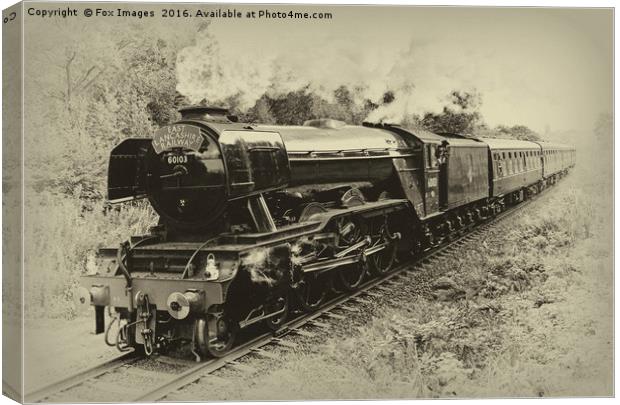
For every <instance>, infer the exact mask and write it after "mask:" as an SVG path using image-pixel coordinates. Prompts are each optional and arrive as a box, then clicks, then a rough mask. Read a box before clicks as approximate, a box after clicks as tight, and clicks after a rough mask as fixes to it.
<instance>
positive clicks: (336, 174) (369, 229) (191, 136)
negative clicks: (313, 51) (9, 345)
mask: <svg viewBox="0 0 620 405" xmlns="http://www.w3.org/2000/svg"><path fill="white" fill-rule="evenodd" d="M181 114H182V118H181V120H180V121H178V122H176V123H174V124H171V125H168V126H165V127H162V128H161V129H159V130H158V131H156V132H155V133H154V134H153V136H152V138H131V139H126V140H124V141H123V142H121V143H120V144H119V145H118V146H116V147H115V148H114V149H113V150H112V152H111V155H110V163H109V171H108V197H109V200H110V202H112V203H118V202H123V201H131V200H136V199H141V198H147V199H148V201H149V202H150V204H151V205H152V206H153V208H154V209H155V210H156V211H157V213H158V214H159V223H158V224H157V225H156V226H153V227H152V228H151V229H150V230H149V231H148V233H147V234H146V235H142V236H132V237H131V238H130V240H128V241H126V242H124V243H122V244H120V246H119V247H112V248H104V249H100V250H99V252H98V256H97V270H96V271H94V272H92V274H85V275H83V276H82V277H81V279H80V282H81V285H82V289H81V293H80V294H79V295H78V298H79V300H78V301H79V302H80V303H81V304H82V305H84V306H88V305H93V306H94V308H95V318H96V332H97V333H103V332H106V342H108V344H116V345H117V346H118V347H119V349H121V350H126V349H127V348H129V347H133V348H135V349H138V350H144V352H145V353H146V354H150V353H152V352H153V351H155V350H159V349H162V348H164V347H166V346H168V345H171V344H175V343H187V344H189V345H190V347H191V350H192V351H193V352H194V353H195V354H196V356H197V357H201V356H216V357H217V356H222V355H224V354H225V353H227V352H228V351H229V350H230V348H231V347H232V345H233V343H234V341H235V337H236V335H237V332H238V331H239V330H241V329H244V328H247V327H249V326H250V325H254V324H256V323H259V322H261V323H264V324H266V325H267V326H268V327H270V328H272V329H274V330H276V329H278V328H280V327H281V325H282V324H283V322H284V321H285V319H286V317H287V316H288V314H289V311H290V309H291V308H292V307H293V306H294V307H295V308H300V309H302V310H304V311H313V310H315V309H317V308H318V307H319V306H320V305H321V304H322V302H323V301H324V300H325V298H326V296H327V295H328V293H330V292H331V291H336V292H341V291H344V290H348V291H351V290H355V289H356V288H358V287H359V286H360V285H361V284H362V283H363V281H364V279H365V277H368V275H374V276H381V275H383V274H385V273H387V272H388V271H389V270H390V269H391V268H392V267H393V266H394V264H395V263H396V261H397V260H398V258H399V257H403V256H406V255H415V254H416V253H419V252H421V251H423V250H425V249H428V248H430V247H432V246H434V245H436V244H437V243H439V242H440V241H441V240H442V239H443V238H445V237H446V236H447V235H449V234H451V233H452V232H454V231H456V230H458V229H462V228H464V227H467V226H469V225H472V224H474V223H476V222H479V221H482V220H484V219H485V218H487V217H488V216H490V215H494V214H496V213H498V212H500V211H502V210H503V209H505V207H506V206H507V205H510V204H514V203H516V202H518V201H521V200H523V199H525V198H528V196H530V195H532V194H534V193H537V192H539V191H541V190H542V189H543V188H544V187H546V185H547V184H549V183H553V182H555V180H556V179H557V178H559V177H561V176H562V175H564V174H565V173H566V172H567V171H568V169H569V168H570V167H572V166H573V165H574V163H575V150H574V149H572V148H570V147H568V146H563V145H551V144H541V143H533V142H522V141H511V140H485V139H480V138H467V137H463V136H460V135H456V134H433V133H430V132H427V131H421V130H415V131H413V130H408V129H406V128H402V127H399V126H393V125H371V124H368V125H364V126H351V125H346V124H344V123H342V122H340V121H335V120H330V119H321V120H312V121H308V122H306V123H305V124H304V125H303V126H266V125H255V124H244V123H237V122H235V120H233V119H231V117H229V116H227V110H226V109H223V108H213V107H203V106H194V107H186V108H183V109H181ZM106 307H109V308H110V309H111V310H110V313H111V314H112V315H113V316H114V317H115V320H117V322H118V325H119V326H120V328H119V329H118V332H115V336H114V337H111V336H109V335H110V330H111V328H110V327H108V328H106V327H105V319H104V318H105V308H106ZM112 324H113V322H110V325H112Z"/></svg>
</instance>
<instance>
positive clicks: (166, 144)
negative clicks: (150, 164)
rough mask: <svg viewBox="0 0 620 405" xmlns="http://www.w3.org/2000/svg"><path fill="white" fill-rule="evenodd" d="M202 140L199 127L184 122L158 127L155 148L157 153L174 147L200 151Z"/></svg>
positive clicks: (154, 137) (154, 141)
mask: <svg viewBox="0 0 620 405" xmlns="http://www.w3.org/2000/svg"><path fill="white" fill-rule="evenodd" d="M202 141H203V138H202V135H200V129H199V128H198V127H194V126H190V125H183V124H176V125H168V126H166V127H163V128H160V129H158V130H157V131H156V132H155V134H154V135H153V149H155V152H156V153H157V154H159V153H162V152H163V151H165V150H168V149H172V148H183V149H191V150H195V151H198V150H199V149H200V145H202Z"/></svg>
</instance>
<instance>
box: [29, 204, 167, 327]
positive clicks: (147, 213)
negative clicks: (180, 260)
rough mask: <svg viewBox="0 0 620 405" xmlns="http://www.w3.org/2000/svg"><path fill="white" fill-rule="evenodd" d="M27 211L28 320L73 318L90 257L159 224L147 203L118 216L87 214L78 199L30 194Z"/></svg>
mask: <svg viewBox="0 0 620 405" xmlns="http://www.w3.org/2000/svg"><path fill="white" fill-rule="evenodd" d="M25 210H26V218H25V224H24V233H25V268H26V269H27V271H26V272H25V277H24V289H25V292H26V295H25V314H26V317H27V318H37V317H51V318H73V317H74V316H75V307H74V304H73V294H74V291H75V289H76V286H77V280H78V277H79V275H80V274H81V273H82V272H83V270H84V269H85V268H86V265H87V261H88V260H89V257H91V256H92V255H94V253H95V252H96V251H97V249H98V248H100V247H102V246H115V245H117V244H119V243H120V242H121V241H124V240H126V239H127V238H128V237H129V236H131V235H136V234H141V233H143V232H145V231H146V230H147V229H148V226H149V225H152V224H154V223H156V222H157V221H156V217H155V215H154V214H153V212H152V210H151V208H150V207H149V206H148V204H146V202H140V203H137V204H135V205H126V206H124V207H123V208H121V209H119V210H114V209H113V210H104V206H103V204H102V203H94V204H93V205H92V206H90V207H89V209H85V208H84V206H83V204H82V202H81V201H80V200H79V199H77V198H71V197H67V196H65V195H57V194H51V193H37V194H34V193H32V194H30V193H29V194H27V198H26V207H25Z"/></svg>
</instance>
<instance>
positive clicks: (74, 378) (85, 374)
mask: <svg viewBox="0 0 620 405" xmlns="http://www.w3.org/2000/svg"><path fill="white" fill-rule="evenodd" d="M139 358H140V357H139V356H136V355H135V354H134V353H133V350H132V351H131V352H128V353H123V354H122V355H120V356H116V357H114V358H112V359H110V360H107V361H105V362H103V363H101V364H98V365H96V366H92V367H90V368H87V369H85V370H81V371H79V372H77V373H75V374H72V375H69V376H67V377H64V378H62V379H60V380H58V381H55V382H53V383H51V384H48V385H46V386H44V387H42V388H39V389H37V390H34V391H31V392H28V393H27V394H25V395H24V402H25V403H26V402H29V403H33V402H41V401H43V400H45V399H46V398H48V397H50V396H52V395H54V394H58V393H61V392H63V391H65V390H68V389H71V388H73V387H75V386H78V385H81V384H82V383H84V382H86V381H88V380H90V379H91V378H95V377H99V376H101V375H103V374H106V373H108V372H110V371H112V370H115V369H117V368H119V367H122V366H124V365H127V364H131V363H133V362H134V361H137V360H138V359H139Z"/></svg>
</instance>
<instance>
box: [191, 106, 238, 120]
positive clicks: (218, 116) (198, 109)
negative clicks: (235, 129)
mask: <svg viewBox="0 0 620 405" xmlns="http://www.w3.org/2000/svg"><path fill="white" fill-rule="evenodd" d="M179 112H180V113H181V119H184V120H203V121H216V122H230V121H231V120H230V118H229V116H228V108H226V107H214V106H205V105H188V106H185V107H181V108H179Z"/></svg>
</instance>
